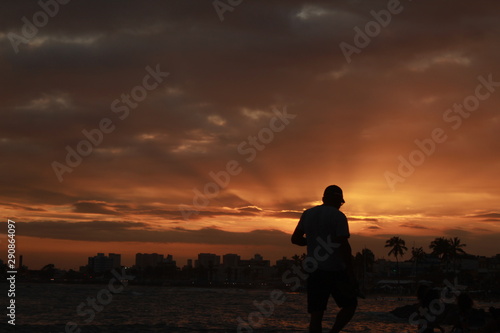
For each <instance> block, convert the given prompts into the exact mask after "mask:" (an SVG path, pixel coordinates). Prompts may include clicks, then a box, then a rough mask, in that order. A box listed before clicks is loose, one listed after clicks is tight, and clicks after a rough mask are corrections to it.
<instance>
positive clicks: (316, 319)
mask: <svg viewBox="0 0 500 333" xmlns="http://www.w3.org/2000/svg"><path fill="white" fill-rule="evenodd" d="M322 321H323V311H315V312H311V322H310V323H309V332H310V333H321V331H322V329H323V326H322V325H321V322H322Z"/></svg>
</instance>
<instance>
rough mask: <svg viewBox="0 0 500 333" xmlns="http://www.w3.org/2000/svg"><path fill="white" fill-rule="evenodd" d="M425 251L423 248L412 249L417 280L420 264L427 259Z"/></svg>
mask: <svg viewBox="0 0 500 333" xmlns="http://www.w3.org/2000/svg"><path fill="white" fill-rule="evenodd" d="M425 255H426V253H425V251H424V248H423V247H421V246H420V247H412V248H411V259H410V260H411V261H413V262H414V263H415V278H417V271H418V270H417V268H418V263H419V262H420V261H422V260H423V259H425Z"/></svg>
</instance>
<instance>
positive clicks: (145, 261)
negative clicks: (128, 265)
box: [135, 253, 172, 268]
mask: <svg viewBox="0 0 500 333" xmlns="http://www.w3.org/2000/svg"><path fill="white" fill-rule="evenodd" d="M170 257H172V256H170ZM163 260H164V259H163V254H158V253H151V254H149V253H137V254H136V255H135V265H136V266H137V267H139V268H146V267H156V266H158V265H159V264H160V263H162V262H163Z"/></svg>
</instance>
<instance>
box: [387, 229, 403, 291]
mask: <svg viewBox="0 0 500 333" xmlns="http://www.w3.org/2000/svg"><path fill="white" fill-rule="evenodd" d="M405 245H406V243H405V241H404V240H403V239H401V238H399V237H397V236H394V237H392V238H389V239H388V240H386V241H385V247H390V248H391V250H390V251H389V253H388V255H389V256H390V255H393V256H394V257H396V269H397V271H398V287H399V260H398V257H402V256H403V255H404V254H405V252H406V251H408V248H407V247H406V246H405Z"/></svg>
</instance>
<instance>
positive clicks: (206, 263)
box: [195, 253, 220, 268]
mask: <svg viewBox="0 0 500 333" xmlns="http://www.w3.org/2000/svg"><path fill="white" fill-rule="evenodd" d="M219 265H220V256H218V255H216V254H213V253H199V254H198V260H196V261H195V266H196V268H198V267H203V268H213V267H217V266H219Z"/></svg>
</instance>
